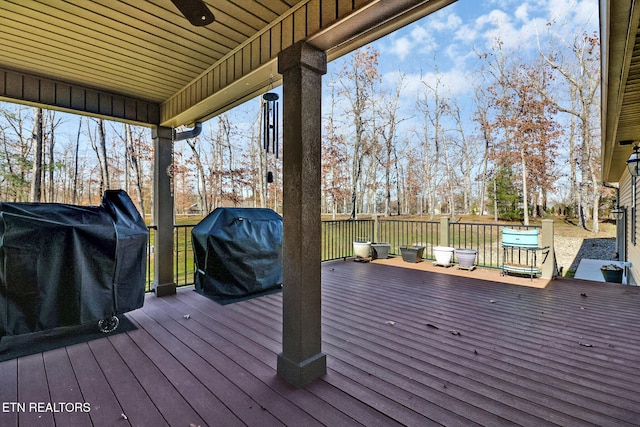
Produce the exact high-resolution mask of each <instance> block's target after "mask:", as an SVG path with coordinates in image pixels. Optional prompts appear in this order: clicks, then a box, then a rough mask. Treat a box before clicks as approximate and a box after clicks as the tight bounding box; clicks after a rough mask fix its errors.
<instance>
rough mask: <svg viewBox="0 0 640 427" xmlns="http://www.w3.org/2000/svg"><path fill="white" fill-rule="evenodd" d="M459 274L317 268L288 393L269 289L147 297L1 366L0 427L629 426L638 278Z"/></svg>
mask: <svg viewBox="0 0 640 427" xmlns="http://www.w3.org/2000/svg"><path fill="white" fill-rule="evenodd" d="M475 277H477V276H474V275H473V274H471V275H466V277H465V275H464V274H462V275H452V274H443V273H438V272H429V271H420V270H416V269H408V268H400V267H397V266H390V265H383V264H380V263H376V262H373V263H366V264H364V263H356V262H352V261H350V260H347V261H336V262H330V263H325V264H323V266H322V348H323V351H324V353H325V354H326V355H327V373H326V375H324V376H323V377H322V378H320V379H319V380H317V381H315V382H313V383H312V384H310V385H307V386H306V387H303V388H295V387H293V386H291V385H289V384H288V383H287V382H286V381H284V380H282V379H281V378H279V377H278V376H276V365H277V363H276V359H277V357H276V356H277V354H278V352H280V351H281V346H282V304H283V302H282V301H283V297H282V295H281V294H275V295H270V296H266V297H260V298H254V299H251V300H247V301H244V302H240V303H236V304H231V305H227V306H220V305H218V304H216V303H214V302H212V301H210V300H208V299H206V298H204V297H202V296H201V295H199V294H197V293H196V292H193V291H192V290H191V289H190V288H185V289H179V290H178V292H177V294H175V295H172V296H167V297H164V298H156V297H154V296H153V295H149V296H147V300H146V302H145V305H144V307H143V308H142V309H139V310H136V311H134V312H132V313H130V314H129V315H128V316H129V318H130V319H131V320H132V322H133V323H134V324H135V325H136V326H137V329H136V330H133V331H130V332H126V333H121V334H118V335H113V336H110V337H105V338H102V339H99V340H95V341H91V342H89V343H83V344H76V345H72V346H68V347H66V348H61V349H57V350H52V351H48V352H45V353H38V354H34V355H31V356H25V357H22V358H19V359H14V360H9V361H5V362H1V363H0V381H1V383H2V384H3V387H1V388H0V401H2V402H3V410H2V411H0V424H1V425H34V426H35V425H42V426H49V425H65V426H86V425H95V426H103V425H104V426H112V425H149V426H152V425H153V426H161V425H176V426H177V425H185V426H188V425H195V426H198V425H200V426H205V425H260V426H264V425H367V426H374V425H384V426H389V425H465V426H468V425H529V426H542V425H581V426H587V425H598V426H604V425H616V426H623V425H637V424H638V420H640V397H639V396H638V393H637V390H638V388H639V387H640V379H639V377H638V375H637V366H638V364H639V363H640V333H639V332H638V330H637V327H636V325H637V324H638V323H639V322H640V312H639V311H638V309H637V307H638V305H639V304H640V289H638V288H636V287H629V286H623V285H615V284H603V283H597V282H589V281H582V280H574V279H556V280H551V281H545V283H546V285H545V286H543V287H532V286H523V285H515V284H507V283H504V282H501V281H492V280H486V279H477V278H475ZM536 280H539V281H540V280H543V279H536ZM21 402H22V403H24V402H27V405H28V402H35V403H38V402H43V403H49V402H51V403H55V402H81V403H86V404H88V405H89V410H88V411H86V412H83V411H73V412H64V411H59V412H54V411H46V407H42V408H40V409H42V410H40V411H38V410H33V411H29V407H28V406H26V409H25V410H24V411H21V410H20V407H18V406H16V405H12V406H11V404H12V403H16V404H19V403H21ZM7 405H10V406H7Z"/></svg>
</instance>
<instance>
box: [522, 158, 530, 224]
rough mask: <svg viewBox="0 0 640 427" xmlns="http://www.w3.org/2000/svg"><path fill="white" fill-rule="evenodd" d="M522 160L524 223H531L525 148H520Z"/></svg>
mask: <svg viewBox="0 0 640 427" xmlns="http://www.w3.org/2000/svg"><path fill="white" fill-rule="evenodd" d="M520 162H521V164H522V203H523V210H524V225H529V194H528V192H527V162H526V159H525V155H524V148H521V149H520Z"/></svg>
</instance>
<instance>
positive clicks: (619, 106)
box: [600, 0, 640, 182]
mask: <svg viewBox="0 0 640 427" xmlns="http://www.w3.org/2000/svg"><path fill="white" fill-rule="evenodd" d="M639 24H640V5H639V4H638V2H635V1H632V0H616V1H612V0H600V36H601V42H602V47H601V48H602V165H603V168H602V178H603V180H604V181H606V182H617V181H619V180H620V177H621V176H622V173H623V171H624V170H625V168H626V160H627V159H628V158H629V156H630V155H631V152H632V148H633V145H635V144H637V143H640V38H639V37H638V25H639Z"/></svg>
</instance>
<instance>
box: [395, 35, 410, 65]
mask: <svg viewBox="0 0 640 427" xmlns="http://www.w3.org/2000/svg"><path fill="white" fill-rule="evenodd" d="M412 46H413V43H412V42H411V40H409V39H408V38H407V37H400V38H399V39H396V40H393V41H392V42H391V48H390V49H389V51H390V52H391V53H393V54H394V55H396V56H397V57H398V58H400V60H401V61H404V59H405V58H406V57H407V55H408V54H409V53H410V52H411V48H412Z"/></svg>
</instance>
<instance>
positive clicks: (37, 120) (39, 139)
mask: <svg viewBox="0 0 640 427" xmlns="http://www.w3.org/2000/svg"><path fill="white" fill-rule="evenodd" d="M42 126H43V111H42V108H36V109H35V111H34V120H33V144H34V147H33V148H34V149H33V170H32V174H33V175H32V177H31V197H30V200H31V201H32V202H40V201H41V197H42V145H43V143H44V138H43V132H42Z"/></svg>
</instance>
